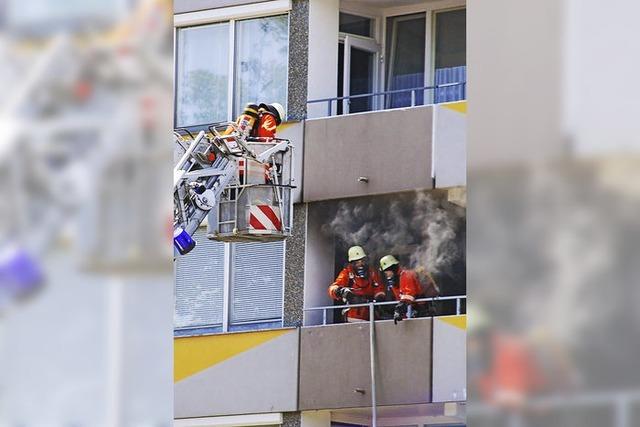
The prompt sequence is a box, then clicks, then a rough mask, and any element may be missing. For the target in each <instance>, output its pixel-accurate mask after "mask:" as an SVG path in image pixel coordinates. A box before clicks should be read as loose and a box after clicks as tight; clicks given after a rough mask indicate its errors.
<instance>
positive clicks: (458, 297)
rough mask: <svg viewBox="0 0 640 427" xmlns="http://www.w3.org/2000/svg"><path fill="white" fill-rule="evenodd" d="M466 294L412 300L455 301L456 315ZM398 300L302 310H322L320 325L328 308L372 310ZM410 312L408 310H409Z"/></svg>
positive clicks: (325, 321)
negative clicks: (364, 308) (362, 308)
mask: <svg viewBox="0 0 640 427" xmlns="http://www.w3.org/2000/svg"><path fill="white" fill-rule="evenodd" d="M466 299H467V296H466V295H454V296H447V297H432V298H418V299H416V300H415V301H413V302H416V303H417V302H439V301H452V300H455V301H456V313H455V314H456V315H458V314H461V313H462V300H466ZM396 304H398V301H381V302H373V301H372V302H364V303H360V304H344V305H326V306H322V307H309V308H304V309H303V311H307V312H309V311H318V310H322V325H323V326H324V325H326V324H327V311H328V310H337V309H339V310H346V309H350V308H357V307H369V310H373V308H374V307H379V306H385V305H396ZM409 309H410V310H411V305H409ZM409 313H410V312H409ZM429 317H438V316H429ZM379 320H387V319H379Z"/></svg>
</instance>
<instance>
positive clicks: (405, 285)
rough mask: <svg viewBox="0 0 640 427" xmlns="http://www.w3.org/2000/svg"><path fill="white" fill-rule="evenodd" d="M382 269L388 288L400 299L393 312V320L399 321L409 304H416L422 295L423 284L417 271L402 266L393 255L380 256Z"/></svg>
mask: <svg viewBox="0 0 640 427" xmlns="http://www.w3.org/2000/svg"><path fill="white" fill-rule="evenodd" d="M380 271H382V277H383V279H384V282H385V284H386V285H387V286H386V289H387V290H388V291H391V292H390V293H391V295H393V298H394V299H395V300H396V301H398V304H397V305H396V307H395V309H394V312H393V322H394V323H398V322H399V321H402V319H404V318H405V317H406V315H407V308H408V307H409V305H414V302H415V300H416V299H418V298H420V297H421V296H422V286H421V285H420V281H419V280H418V275H417V274H416V272H415V271H412V270H405V269H403V268H402V267H400V263H399V262H398V260H397V259H396V257H394V256H393V255H385V256H383V257H382V258H380ZM391 295H389V293H387V298H388V299H390V297H391Z"/></svg>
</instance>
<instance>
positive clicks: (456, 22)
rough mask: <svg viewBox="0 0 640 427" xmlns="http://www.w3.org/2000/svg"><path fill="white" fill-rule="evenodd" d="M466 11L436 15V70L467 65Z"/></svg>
mask: <svg viewBox="0 0 640 427" xmlns="http://www.w3.org/2000/svg"><path fill="white" fill-rule="evenodd" d="M466 16H467V15H466V10H465V9H460V10H453V11H450V12H440V13H437V14H436V68H448V67H459V66H462V65H466V64H467V42H466V35H467V31H466V30H467V18H466Z"/></svg>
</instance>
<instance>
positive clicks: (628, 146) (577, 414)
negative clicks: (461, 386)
mask: <svg viewBox="0 0 640 427" xmlns="http://www.w3.org/2000/svg"><path fill="white" fill-rule="evenodd" d="M609 6H610V7H608V8H604V9H603V8H602V7H600V6H598V5H597V3H596V2H594V1H575V0H563V1H542V2H529V3H522V2H520V3H518V4H514V3H513V2H509V1H493V2H476V3H473V4H470V7H469V10H468V13H469V19H468V23H469V28H468V37H469V50H468V51H469V78H468V80H469V86H468V87H469V122H468V123H469V131H468V132H469V149H468V153H469V157H468V165H469V197H468V208H469V211H468V213H469V220H468V225H469V234H468V235H469V241H468V258H467V260H468V273H469V278H470V285H469V292H470V297H469V299H470V307H469V322H470V324H472V323H473V321H474V314H473V313H472V312H473V311H474V309H476V312H478V311H483V312H484V313H485V315H486V316H487V317H488V321H487V324H486V326H485V327H483V328H480V329H479V330H478V331H477V332H472V331H471V329H472V328H470V331H469V354H468V356H469V359H468V362H469V366H470V370H469V380H470V386H471V385H472V383H473V379H472V372H473V375H475V376H476V377H475V379H476V381H475V385H476V386H475V387H473V388H471V389H470V393H469V397H470V399H469V408H468V409H469V411H468V414H469V417H468V422H469V425H472V426H497V425H505V426H516V425H517V426H534V425H546V426H556V425H557V426H563V427H564V426H578V425H579V426H602V425H611V426H616V427H617V426H620V427H623V426H632V425H640V418H639V413H638V411H637V408H638V405H639V404H640V402H639V400H640V399H639V398H640V393H639V392H638V391H639V390H640V375H639V374H638V372H639V371H638V369H637V366H636V365H637V357H636V356H635V355H636V354H638V352H639V351H640V348H639V347H640V344H639V343H640V336H639V334H640V332H639V331H640V318H639V317H638V315H637V314H636V313H637V312H638V310H637V309H636V305H637V301H638V298H637V293H638V287H637V285H636V284H637V282H638V276H640V266H639V265H638V263H637V259H638V253H639V252H640V251H639V250H638V242H639V241H640V240H638V236H639V235H640V224H639V222H638V219H637V217H638V216H637V212H638V209H639V208H640V179H639V178H640V177H639V175H638V171H640V156H639V153H640V137H639V135H640V121H638V120H637V117H638V115H639V113H640V112H639V111H638V110H639V108H638V106H637V103H636V102H635V99H637V96H638V95H639V93H638V92H639V90H638V86H637V85H629V84H628V82H629V81H632V80H634V79H635V76H637V75H638V70H639V68H640V67H639V65H640V64H638V61H639V59H638V57H637V56H635V55H630V54H629V52H631V51H635V50H637V43H638V40H639V39H638V37H637V23H636V20H637V19H636V16H637V13H638V12H639V11H640V10H639V9H640V5H639V4H638V3H637V2H631V1H626V0H617V1H614V2H613V3H612V4H610V5H609ZM622 10H624V13H620V11H622ZM594 28H598V29H599V30H598V32H597V34H596V33H595V32H594V31H593V29H594ZM614 76H615V77H614ZM505 344H507V349H506V350H505V347H504V345H505ZM505 351H507V353H506V354H505V353H504V352H505ZM506 356H508V357H506ZM516 362H517V363H516ZM514 366H518V369H512V368H513V367H514ZM472 367H473V369H471V368H472ZM501 372H502V373H501ZM503 374H504V375H503ZM482 378H484V381H485V382H487V381H488V380H487V378H489V379H491V380H490V381H489V383H490V384H493V386H492V387H484V388H483V387H481V386H479V384H481V383H483V380H481V379H482ZM501 384H502V386H501ZM516 385H517V387H516ZM500 389H502V391H507V392H509V393H506V395H507V397H508V398H507V399H504V397H505V393H503V392H501V391H500Z"/></svg>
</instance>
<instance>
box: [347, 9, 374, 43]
mask: <svg viewBox="0 0 640 427" xmlns="http://www.w3.org/2000/svg"><path fill="white" fill-rule="evenodd" d="M339 31H340V32H341V33H349V34H356V35H358V36H364V37H373V19H371V18H365V17H364V16H356V15H350V14H348V13H343V12H340V24H339Z"/></svg>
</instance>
